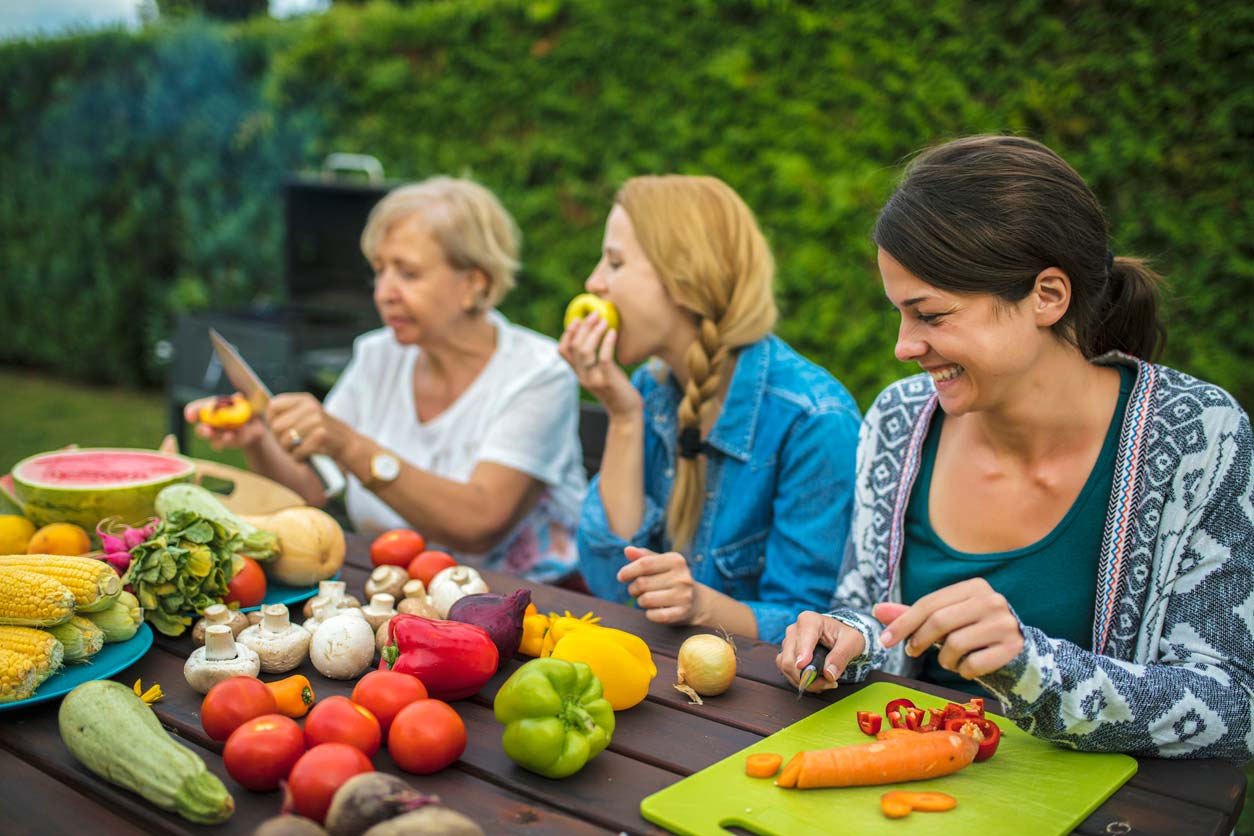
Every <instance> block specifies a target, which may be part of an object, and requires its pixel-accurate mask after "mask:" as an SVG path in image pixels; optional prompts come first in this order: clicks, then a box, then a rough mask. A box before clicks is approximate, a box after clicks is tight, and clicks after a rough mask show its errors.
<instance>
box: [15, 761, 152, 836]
mask: <svg viewBox="0 0 1254 836" xmlns="http://www.w3.org/2000/svg"><path fill="white" fill-rule="evenodd" d="M0 744H3V740H0ZM0 787H3V788H4V790H3V791H0V797H3V799H4V801H3V804H0V809H3V811H4V828H3V829H4V833H5V834H6V836H48V834H49V833H84V834H86V831H84V830H83V825H84V822H90V823H91V832H92V833H97V834H99V833H105V834H109V836H141V834H143V832H144V831H142V830H140V829H139V828H138V827H136V826H135V825H134V824H131V823H130V822H128V821H126V820H125V819H123V818H121V817H120V816H118V815H117V814H116V813H114V812H113V810H111V809H108V808H106V807H102V806H101V805H100V804H97V803H96V802H94V801H92V800H90V799H89V798H87V797H86V796H84V795H81V794H79V793H77V792H75V791H74V790H73V789H72V788H71V787H69V786H68V785H66V784H63V783H61V781H59V780H58V779H57V778H56V777H54V776H52V775H48V774H46V773H44V772H41V771H40V770H38V769H36V768H35V767H33V766H31V765H30V764H29V763H27V762H26V761H24V760H22V759H21V758H19V757H18V756H17V755H15V754H13V753H12V752H9V751H6V750H0Z"/></svg>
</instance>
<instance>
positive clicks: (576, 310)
mask: <svg viewBox="0 0 1254 836" xmlns="http://www.w3.org/2000/svg"><path fill="white" fill-rule="evenodd" d="M592 313H598V314H600V315H601V319H604V320H605V322H606V324H607V325H609V326H610V327H611V328H613V329H615V330H617V329H618V308H616V307H614V303H613V302H611V301H610V300H608V299H602V298H601V297H600V296H597V295H596V294H595V293H580V294H579V295H578V296H576V297H575V298H574V299H571V300H570V304H569V305H567V306H566V318H565V320H564V322H563V327H566V328H569V327H570V324H571V323H572V322H574V321H575V320H576V319H583V318H584V317H586V316H588V315H589V314H592Z"/></svg>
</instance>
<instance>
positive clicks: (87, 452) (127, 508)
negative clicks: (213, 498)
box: [12, 447, 196, 531]
mask: <svg viewBox="0 0 1254 836" xmlns="http://www.w3.org/2000/svg"><path fill="white" fill-rule="evenodd" d="M137 454H140V455H143V456H146V457H148V456H150V457H153V458H154V459H165V460H167V461H169V462H171V463H172V464H175V465H177V470H175V472H173V473H166V474H162V475H160V476H156V477H151V478H148V479H137V480H131V481H126V482H119V483H116V484H112V485H111V484H108V483H105V484H99V483H96V484H92V485H77V486H75V485H64V484H58V483H53V482H46V481H45V482H41V481H37V480H36V479H35V478H34V476H33V475H28V474H26V471H28V470H34V468H35V467H36V466H37V465H38V464H39V460H40V459H43V458H46V457H50V456H58V457H73V458H78V457H84V458H86V457H96V458H98V459H99V462H97V463H96V466H97V467H98V468H100V469H104V468H107V466H108V460H109V458H110V457H116V456H119V455H126V456H134V455H137ZM195 472H196V465H195V464H194V463H193V462H192V461H191V460H189V459H186V458H184V457H183V456H176V455H173V454H171V453H158V452H156V451H155V450H143V449H130V448H121V447H88V448H83V449H81V450H50V451H48V452H45V453H38V454H36V455H34V456H29V457H27V458H25V459H22V460H21V461H20V462H18V463H17V464H15V465H14V466H13V471H12V476H13V492H14V495H15V496H16V497H17V501H18V502H19V503H21V506H22V513H23V514H24V515H25V516H26V518H27V519H29V520H30V521H31V522H32V523H34V524H35V525H37V526H43V525H47V524H48V523H54V522H72V523H75V524H76V525H80V526H82V527H83V528H85V529H87V530H88V531H92V530H93V529H95V527H96V523H98V522H99V521H100V520H102V519H105V518H106V517H114V516H117V517H121V518H122V521H123V522H126V523H128V524H138V523H140V522H142V521H143V520H146V519H148V518H150V517H152V516H153V502H154V501H155V500H156V498H157V494H159V493H161V491H162V489H163V488H165V487H166V486H168V485H173V484H175V483H178V482H190V481H191V480H192V477H193V476H194V475H195Z"/></svg>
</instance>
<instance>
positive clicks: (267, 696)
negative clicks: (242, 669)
mask: <svg viewBox="0 0 1254 836" xmlns="http://www.w3.org/2000/svg"><path fill="white" fill-rule="evenodd" d="M276 710H277V709H276V706H275V702H274V692H272V691H271V690H270V689H269V688H267V687H266V686H265V684H264V683H262V682H261V681H260V680H257V679H253V678H252V677H251V676H233V677H231V678H230V679H224V680H222V681H221V682H219V683H218V684H217V685H214V686H213V687H212V688H210V689H209V693H207V694H205V699H204V701H203V702H201V704H200V724H201V725H202V726H204V727H205V734H207V735H209V736H210V737H212V738H213V739H214V740H226V739H227V738H228V737H230V736H231V732H233V731H235V730H236V729H237V728H239V727H240V726H241V725H243V724H244V723H246V722H247V721H249V720H251V719H253V718H254V717H260V716H261V715H262V714H273V713H274V712H275V711H276Z"/></svg>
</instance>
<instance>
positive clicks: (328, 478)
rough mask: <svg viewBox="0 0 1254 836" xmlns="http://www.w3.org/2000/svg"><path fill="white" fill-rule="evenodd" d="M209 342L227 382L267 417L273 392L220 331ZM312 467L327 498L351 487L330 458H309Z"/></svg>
mask: <svg viewBox="0 0 1254 836" xmlns="http://www.w3.org/2000/svg"><path fill="white" fill-rule="evenodd" d="M209 342H210V344H211V345H212V346H213V353H214V354H215V355H217V358H218V362H220V363H221V364H222V371H224V372H226V379H227V380H229V381H231V385H232V386H234V387H235V388H236V389H237V390H239V393H240V394H241V395H243V396H244V397H245V398H246V399H247V400H248V405H249V406H251V407H252V409H253V412H255V413H257V414H264V413H265V411H266V407H267V406H269V405H270V389H269V388H268V387H267V386H266V384H265V383H264V382H263V381H262V380H261V378H260V377H258V376H257V373H256V372H255V371H253V368H252V366H250V365H248V362H247V361H246V360H245V359H244V358H243V357H242V356H241V355H240V353H239V351H238V350H237V349H236V348H235V346H233V345H231V343H229V342H227V340H226V339H225V338H224V337H223V336H222V335H221V334H219V333H218V331H217V329H216V328H210V329H209ZM309 464H310V465H311V466H312V467H313V469H314V473H316V474H318V479H319V480H320V481H321V482H322V493H323V495H324V496H327V497H332V496H336V495H337V494H339V493H340V492H341V491H343V490H344V486H345V485H346V484H347V483H346V481H345V479H344V474H343V473H341V472H340V468H339V466H338V465H337V464H336V463H335V461H334V460H333V459H331V457H330V456H326V455H323V454H321V453H317V454H315V455H312V456H310V457H309Z"/></svg>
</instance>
